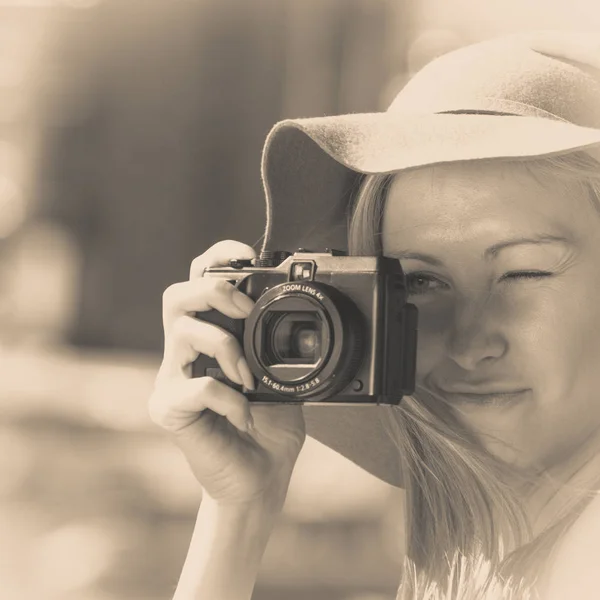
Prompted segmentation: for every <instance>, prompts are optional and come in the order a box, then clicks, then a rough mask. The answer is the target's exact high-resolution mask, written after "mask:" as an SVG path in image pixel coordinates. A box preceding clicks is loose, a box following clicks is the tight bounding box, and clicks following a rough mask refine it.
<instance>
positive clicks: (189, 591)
mask: <svg viewBox="0 0 600 600" xmlns="http://www.w3.org/2000/svg"><path fill="white" fill-rule="evenodd" d="M278 514H279V510H273V509H271V508H270V507H269V505H268V504H264V503H260V502H256V503H254V504H245V505H240V506H226V507H223V506H219V505H217V504H216V503H215V502H214V501H213V500H212V499H210V498H209V497H205V499H203V501H202V503H201V505H200V510H199V511H198V518H197V520H196V526H195V528H194V533H193V535H192V541H191V543H190V548H189V550H188V554H187V557H186V560H185V563H184V566H183V570H182V573H181V577H180V579H179V583H178V585H177V589H176V591H175V595H174V596H173V600H249V599H250V597H251V596H252V590H253V588H254V584H255V581H256V576H257V573H258V569H259V567H260V561H261V559H262V556H263V553H264V551H265V548H266V546H267V542H268V540H269V536H270V534H271V531H272V529H273V526H274V524H275V521H276V519H277V515H278Z"/></svg>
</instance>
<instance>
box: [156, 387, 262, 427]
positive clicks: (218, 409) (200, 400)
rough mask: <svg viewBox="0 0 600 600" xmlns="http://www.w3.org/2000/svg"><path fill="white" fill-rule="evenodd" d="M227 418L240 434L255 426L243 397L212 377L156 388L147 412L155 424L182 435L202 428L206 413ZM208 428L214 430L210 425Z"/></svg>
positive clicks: (248, 406) (207, 424) (207, 423)
mask: <svg viewBox="0 0 600 600" xmlns="http://www.w3.org/2000/svg"><path fill="white" fill-rule="evenodd" d="M207 408H208V409H210V410H211V411H213V412H215V413H217V414H219V415H222V416H224V417H225V418H226V419H227V420H228V421H229V422H230V423H231V424H232V425H234V426H235V427H236V428H237V429H239V430H241V431H248V430H249V428H250V427H251V424H252V415H251V414H250V405H249V403H248V400H247V399H246V397H245V396H244V395H243V394H240V393H239V392H236V391H235V390H234V389H233V388H231V387H229V386H228V385H225V384H224V383H221V382H220V381H217V380H215V379H213V378H211V377H198V378H195V379H180V380H171V381H169V382H165V383H163V384H162V385H157V386H156V388H155V390H154V393H153V394H152V396H151V397H150V401H149V404H148V411H149V414H150V418H151V419H152V421H153V422H154V423H156V424H157V425H159V426H160V427H163V428H164V429H167V430H168V431H171V432H173V433H181V432H182V431H183V430H184V429H185V428H186V427H188V426H189V425H191V424H192V423H198V424H199V425H200V426H202V423H203V419H202V418H201V417H202V413H203V412H204V411H205V410H206V409H207ZM205 426H206V427H207V428H209V427H211V423H210V421H206V423H205Z"/></svg>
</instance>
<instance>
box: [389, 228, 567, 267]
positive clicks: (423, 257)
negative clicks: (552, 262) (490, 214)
mask: <svg viewBox="0 0 600 600" xmlns="http://www.w3.org/2000/svg"><path fill="white" fill-rule="evenodd" d="M570 243H571V240H569V239H567V238H564V237H560V236H556V235H546V234H542V235H539V236H535V237H533V238H515V239H512V240H505V241H503V242H498V243H497V244H494V245H493V246H490V247H489V248H486V250H485V251H484V252H483V255H482V256H483V258H484V259H485V260H493V259H495V258H496V257H497V256H498V254H499V253H500V252H501V251H502V250H505V249H506V248H512V247H513V246H523V245H527V244H529V245H533V246H541V245H545V244H570ZM394 257H395V258H398V259H407V258H414V259H416V260H420V261H423V262H426V263H429V264H431V265H434V266H436V267H441V266H443V265H444V261H442V260H440V259H439V258H436V257H435V256H432V255H431V254H423V253H422V252H409V251H408V250H406V251H404V250H401V251H400V252H394Z"/></svg>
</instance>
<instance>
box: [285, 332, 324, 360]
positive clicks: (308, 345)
mask: <svg viewBox="0 0 600 600" xmlns="http://www.w3.org/2000/svg"><path fill="white" fill-rule="evenodd" d="M319 342H320V336H319V332H318V331H316V330H315V329H314V328H313V326H312V324H307V323H302V324H299V325H298V326H297V327H296V329H295V331H294V332H293V337H292V343H293V350H294V355H295V357H297V358H307V359H309V360H311V362H315V358H316V357H317V356H318V352H319Z"/></svg>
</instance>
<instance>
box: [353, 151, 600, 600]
mask: <svg viewBox="0 0 600 600" xmlns="http://www.w3.org/2000/svg"><path fill="white" fill-rule="evenodd" d="M508 162H510V161H508ZM514 162H515V163H516V164H519V165H522V166H524V167H525V168H526V169H527V171H528V172H530V173H531V174H533V175H534V176H535V177H536V178H539V179H540V180H546V181H547V180H548V177H553V178H555V179H556V178H558V180H560V181H561V182H564V183H569V184H572V185H578V186H582V188H583V189H584V190H585V192H586V193H587V194H588V195H589V199H590V202H592V203H593V204H594V205H595V206H596V207H597V208H598V209H599V210H600V163H598V162H597V161H596V160H594V159H593V158H592V157H591V156H589V155H588V154H586V153H584V152H573V153H570V154H568V155H563V156H556V157H547V158H542V159H535V160H533V159H532V160H519V161H514ZM393 177H394V174H384V175H367V176H365V177H364V179H363V181H362V183H361V185H360V188H359V190H358V193H357V195H356V199H355V202H354V206H353V210H352V212H351V214H350V219H349V223H348V242H349V244H348V245H349V250H350V253H351V254H353V255H371V256H373V255H380V254H382V244H381V223H382V218H383V212H384V208H385V199H386V196H387V191H388V189H389V186H390V184H391V182H392V181H393ZM382 418H383V422H384V425H385V427H386V429H387V430H388V433H389V435H390V436H391V438H392V440H393V441H394V443H395V444H396V446H397V447H398V451H399V453H400V457H401V462H402V476H403V481H404V488H405V490H406V536H407V543H406V548H407V552H406V560H405V573H404V578H403V579H404V582H403V586H402V587H401V591H400V592H399V595H398V598H399V599H400V598H406V599H408V598H417V597H418V598H429V597H431V598H433V597H435V598H438V597H443V598H446V597H448V598H455V597H461V598H462V597H465V598H466V597H469V598H470V597H471V596H470V595H464V596H457V594H458V590H459V588H460V585H461V584H460V581H463V582H466V581H471V582H472V581H474V580H475V579H477V578H479V580H480V585H481V586H482V587H481V590H483V589H486V590H488V591H489V590H490V589H492V588H493V587H494V586H497V587H498V586H499V587H498V589H500V588H503V586H504V585H508V586H509V587H510V589H512V590H513V591H514V590H518V591H516V592H515V595H514V596H513V595H510V594H508V592H507V593H506V594H505V595H501V596H500V595H494V596H493V597H498V598H500V597H501V598H509V597H514V598H519V599H525V598H527V597H528V595H527V593H526V591H525V590H526V589H528V588H527V585H526V584H525V583H523V582H530V583H534V580H535V574H536V572H537V571H538V570H539V566H540V564H542V563H543V561H544V560H545V558H546V557H547V556H548V554H549V553H550V552H551V550H552V548H553V547H554V546H555V543H556V542H557V540H558V539H560V537H561V536H562V535H563V533H564V531H566V530H567V529H568V527H569V526H570V525H571V524H572V523H573V522H574V520H575V519H576V517H577V516H578V515H579V514H580V512H581V510H582V509H583V507H584V506H585V504H586V503H587V502H588V501H589V496H588V495H587V494H582V497H581V498H580V499H579V500H578V501H577V502H576V503H574V504H573V505H572V506H571V507H569V510H567V511H566V512H565V514H564V515H563V516H562V518H561V519H560V520H559V521H557V522H556V523H555V524H554V525H553V526H552V527H550V528H549V529H548V530H547V531H546V532H544V533H543V534H541V535H539V536H538V537H537V538H535V539H533V536H532V532H531V528H530V525H529V523H528V521H527V518H526V516H525V512H524V510H523V508H522V507H521V505H520V502H519V500H518V498H517V496H516V494H515V492H514V490H513V488H512V487H511V484H510V481H511V479H513V476H514V474H511V473H509V471H508V468H507V467H506V466H505V465H504V464H501V463H500V461H498V460H497V459H495V458H494V457H493V456H491V455H490V454H489V453H488V452H486V451H485V450H484V449H483V448H482V446H481V444H480V443H478V442H477V441H476V440H475V438H474V436H473V435H472V434H471V433H470V432H469V431H466V430H465V429H464V427H461V425H460V423H459V421H458V419H457V418H456V416H455V414H454V412H453V410H452V408H451V407H449V406H448V405H447V404H446V403H445V402H444V401H443V399H441V398H434V397H433V396H431V392H427V393H425V390H422V389H420V388H417V390H416V392H415V395H414V396H412V397H406V398H404V399H403V400H402V402H401V404H400V405H399V406H398V407H389V408H387V409H386V411H385V412H384V413H383V415H382ZM513 483H514V479H513ZM469 570H471V571H472V572H471V573H470V575H469V574H468V572H469ZM475 571H477V573H475ZM483 572H485V576H483V579H484V581H483V582H481V578H482V573H483ZM466 573H467V574H466ZM459 575H460V576H459ZM498 577H500V579H498ZM499 581H500V583H499ZM513 584H514V585H513ZM431 586H433V587H431ZM486 586H487V587H486ZM511 586H512V587H511ZM432 589H435V591H436V593H437V594H438V595H436V596H434V595H433V593H432V594H431V596H430V595H429V593H427V590H430V591H431V590H432ZM478 589H479V588H478ZM494 589H495V588H494ZM503 589H504V588H503ZM507 589H508V588H507ZM440 590H446V593H447V594H448V595H447V596H444V595H442V596H440V595H439V593H440ZM463 591H464V590H463ZM478 593H480V592H478ZM516 594H518V595H516ZM473 597H477V598H480V597H481V596H479V595H476V594H473ZM485 597H486V598H487V597H488V596H485Z"/></svg>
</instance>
